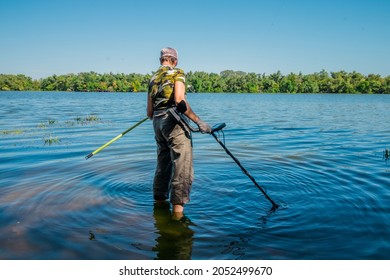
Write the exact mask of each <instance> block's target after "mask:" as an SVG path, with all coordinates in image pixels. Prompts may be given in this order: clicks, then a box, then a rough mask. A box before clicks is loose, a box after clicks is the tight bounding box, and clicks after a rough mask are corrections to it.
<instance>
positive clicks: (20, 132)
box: [0, 129, 24, 135]
mask: <svg viewBox="0 0 390 280" xmlns="http://www.w3.org/2000/svg"><path fill="white" fill-rule="evenodd" d="M23 132H24V131H23V130H21V129H15V130H1V131H0V134H3V135H19V134H22V133H23Z"/></svg>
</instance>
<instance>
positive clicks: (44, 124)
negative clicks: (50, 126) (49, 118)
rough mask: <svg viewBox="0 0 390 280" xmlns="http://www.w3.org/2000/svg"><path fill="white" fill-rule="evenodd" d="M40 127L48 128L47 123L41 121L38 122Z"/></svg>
mask: <svg viewBox="0 0 390 280" xmlns="http://www.w3.org/2000/svg"><path fill="white" fill-rule="evenodd" d="M38 128H42V129H45V128H47V124H46V123H40V124H38Z"/></svg>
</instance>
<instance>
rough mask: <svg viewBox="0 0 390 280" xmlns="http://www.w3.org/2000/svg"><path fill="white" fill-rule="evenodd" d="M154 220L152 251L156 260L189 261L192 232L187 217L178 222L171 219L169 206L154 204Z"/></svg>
mask: <svg viewBox="0 0 390 280" xmlns="http://www.w3.org/2000/svg"><path fill="white" fill-rule="evenodd" d="M153 217H154V220H155V223H154V225H155V227H156V233H157V234H158V235H159V236H158V237H157V238H156V245H155V246H154V247H153V251H155V252H157V254H156V257H155V259H157V260H190V259H191V252H192V242H193V235H194V231H193V230H192V229H191V226H193V225H194V224H192V223H191V222H190V221H189V220H188V218H187V217H185V216H184V217H183V219H181V220H180V221H177V220H173V219H172V213H171V210H170V204H169V203H164V204H159V203H155V204H154V208H153Z"/></svg>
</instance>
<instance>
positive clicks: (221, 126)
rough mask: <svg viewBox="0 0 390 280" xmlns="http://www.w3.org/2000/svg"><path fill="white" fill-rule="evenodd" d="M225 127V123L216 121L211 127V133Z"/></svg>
mask: <svg viewBox="0 0 390 280" xmlns="http://www.w3.org/2000/svg"><path fill="white" fill-rule="evenodd" d="M225 127H226V123H217V124H215V125H214V126H213V127H212V128H211V134H212V133H214V132H217V131H220V130H221V129H224V128H225Z"/></svg>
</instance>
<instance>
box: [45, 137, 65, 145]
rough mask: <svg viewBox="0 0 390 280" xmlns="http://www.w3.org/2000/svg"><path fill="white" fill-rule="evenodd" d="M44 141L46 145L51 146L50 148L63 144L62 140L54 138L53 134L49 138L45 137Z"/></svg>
mask: <svg viewBox="0 0 390 280" xmlns="http://www.w3.org/2000/svg"><path fill="white" fill-rule="evenodd" d="M43 140H44V142H45V144H44V145H49V146H50V145H53V144H58V143H59V142H61V139H60V138H58V137H53V136H51V134H50V135H49V137H45V138H44V139H43Z"/></svg>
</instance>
